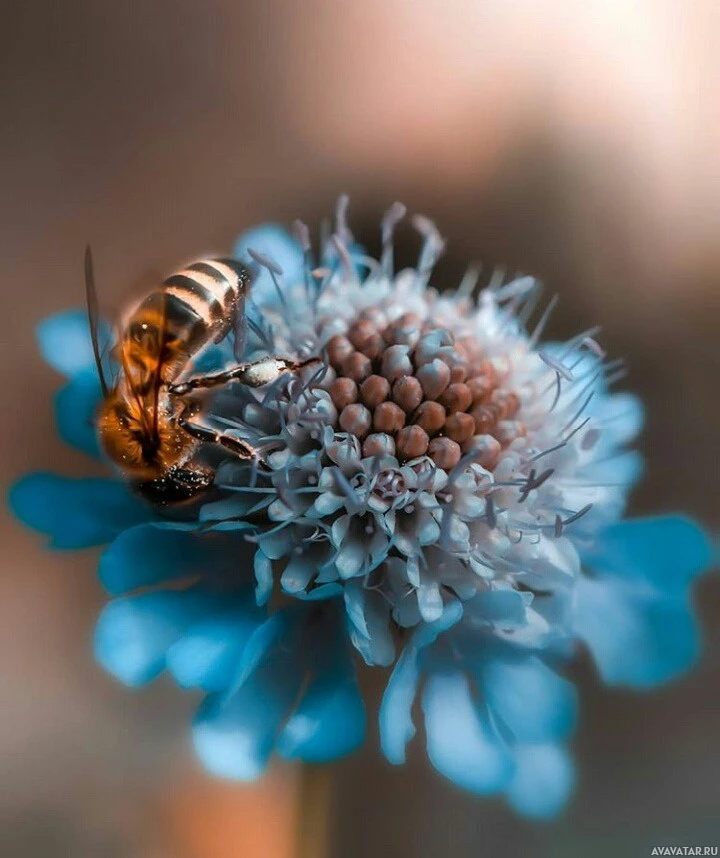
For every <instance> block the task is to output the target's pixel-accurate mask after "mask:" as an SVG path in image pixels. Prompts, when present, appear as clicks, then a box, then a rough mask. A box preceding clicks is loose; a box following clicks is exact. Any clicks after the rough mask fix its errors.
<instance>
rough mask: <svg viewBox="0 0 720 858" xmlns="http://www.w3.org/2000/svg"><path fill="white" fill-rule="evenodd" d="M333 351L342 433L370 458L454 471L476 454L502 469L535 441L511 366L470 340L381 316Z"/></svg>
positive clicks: (368, 315)
mask: <svg viewBox="0 0 720 858" xmlns="http://www.w3.org/2000/svg"><path fill="white" fill-rule="evenodd" d="M327 350H328V356H329V360H330V365H331V366H332V368H333V370H334V372H335V375H336V378H335V380H334V381H333V382H332V384H331V386H330V388H329V390H330V395H331V397H332V400H333V402H334V404H335V406H336V407H337V409H338V413H339V425H340V428H341V429H343V430H344V431H345V432H348V433H350V434H352V435H355V436H356V437H357V438H358V439H360V441H361V442H362V452H363V455H364V456H379V455H393V456H396V457H397V458H398V460H399V461H401V462H406V461H409V460H412V459H415V458H417V457H419V456H425V455H427V456H429V457H430V458H431V459H432V460H433V461H434V462H435V464H436V465H437V466H438V467H439V468H442V469H444V470H448V469H449V468H453V467H454V466H455V465H457V463H458V462H459V461H460V459H461V457H462V455H463V454H464V453H470V452H475V453H476V459H475V460H476V461H477V462H478V463H479V464H481V465H482V466H483V467H485V468H487V469H488V470H492V469H493V468H494V467H495V465H496V464H497V462H498V459H499V456H500V453H501V451H502V450H503V449H504V448H505V447H507V446H509V445H510V444H511V443H512V442H513V440H514V439H515V438H518V437H520V436H522V435H525V434H526V430H525V426H524V425H523V423H522V422H521V421H520V420H518V419H517V417H518V412H519V410H520V399H519V397H518V396H517V394H516V393H514V392H513V391H512V390H511V389H510V388H509V387H508V369H507V366H506V365H505V364H504V363H503V362H502V361H497V360H495V361H493V360H489V359H488V358H487V357H486V356H484V355H483V354H482V353H481V351H480V349H479V348H478V346H477V344H476V342H475V340H474V338H473V337H471V336H469V335H463V334H459V335H454V334H453V333H451V332H450V331H448V330H446V329H445V328H440V327H435V326H434V325H433V324H432V322H431V321H429V320H427V321H423V320H422V319H421V317H420V316H419V315H418V314H416V313H412V312H408V313H404V314H403V315H402V316H400V317H399V318H397V319H395V320H393V321H389V320H388V319H387V317H386V316H385V314H384V313H383V312H382V311H381V310H379V309H375V308H372V309H368V310H364V311H363V312H362V313H360V315H359V316H358V317H357V318H356V319H355V321H354V322H352V323H351V324H350V326H349V327H348V329H347V331H346V333H345V334H336V335H335V336H334V337H332V338H331V339H330V340H329V342H328V344H327Z"/></svg>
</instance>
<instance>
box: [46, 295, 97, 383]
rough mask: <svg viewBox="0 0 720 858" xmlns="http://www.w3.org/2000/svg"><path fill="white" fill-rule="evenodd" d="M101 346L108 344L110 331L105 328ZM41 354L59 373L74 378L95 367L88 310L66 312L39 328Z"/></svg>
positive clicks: (58, 314)
mask: <svg viewBox="0 0 720 858" xmlns="http://www.w3.org/2000/svg"><path fill="white" fill-rule="evenodd" d="M99 334H100V335H101V345H104V344H105V343H107V341H108V339H109V336H108V329H107V326H102V329H101V331H99ZM36 335H37V339H38V345H39V347H40V354H41V355H42V356H43V358H44V359H45V360H46V361H47V363H49V364H50V366H52V367H53V368H54V369H56V370H57V371H58V372H61V373H62V374H63V375H66V376H68V378H72V377H73V376H75V375H77V374H78V373H80V372H83V370H89V369H91V368H94V367H95V358H94V356H93V350H92V342H91V340H90V326H89V325H88V320H87V313H86V312H85V311H84V310H65V311H64V312H62V313H57V314H55V315H54V316H50V317H49V318H47V319H44V320H43V321H42V322H40V324H39V325H38V326H37V330H36Z"/></svg>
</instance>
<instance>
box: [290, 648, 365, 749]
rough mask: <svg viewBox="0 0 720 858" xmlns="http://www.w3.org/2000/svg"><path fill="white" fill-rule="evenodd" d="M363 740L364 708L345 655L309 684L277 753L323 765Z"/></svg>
mask: <svg viewBox="0 0 720 858" xmlns="http://www.w3.org/2000/svg"><path fill="white" fill-rule="evenodd" d="M331 643H332V644H333V646H338V645H340V646H343V644H342V643H341V642H338V641H328V645H330V644H331ZM364 739H365V707H364V706H363V701H362V697H361V696H360V691H359V689H358V686H357V681H356V679H355V671H354V669H353V664H352V661H351V660H350V658H349V656H348V655H347V653H345V654H344V657H343V658H338V659H335V660H334V664H333V665H332V666H331V668H330V669H328V670H325V671H322V672H320V673H319V675H318V676H317V677H316V678H315V679H314V680H313V681H312V682H311V684H310V687H309V688H308V690H307V693H306V694H305V696H304V697H303V699H302V700H301V701H300V705H299V706H298V708H297V709H296V710H295V712H294V713H293V715H292V716H291V717H290V719H289V720H288V722H287V724H286V725H285V729H284V730H283V732H282V735H281V736H280V738H279V740H278V752H279V753H280V754H282V755H283V756H284V757H286V758H287V759H301V760H305V761H306V762H314V763H326V762H330V761H331V760H335V759H337V758H338V757H342V756H344V755H345V754H349V753H350V752H351V751H354V750H355V749H356V748H358V747H360V745H362V743H363V741H364Z"/></svg>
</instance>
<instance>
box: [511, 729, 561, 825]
mask: <svg viewBox="0 0 720 858" xmlns="http://www.w3.org/2000/svg"><path fill="white" fill-rule="evenodd" d="M572 786H573V765H572V760H571V758H570V755H569V754H568V752H567V749H566V748H564V747H563V746H562V745H549V744H548V745H520V746H519V747H518V748H517V749H516V750H515V772H514V774H513V777H512V780H511V781H510V784H509V786H508V788H507V797H508V800H509V802H510V804H511V805H512V806H513V807H514V808H515V810H516V811H517V812H518V813H521V814H523V815H524V816H530V817H533V818H535V819H547V818H549V817H552V816H555V815H556V814H557V813H558V811H559V810H561V809H562V807H563V805H564V804H565V803H566V802H567V800H568V798H569V797H570V793H571V792H572Z"/></svg>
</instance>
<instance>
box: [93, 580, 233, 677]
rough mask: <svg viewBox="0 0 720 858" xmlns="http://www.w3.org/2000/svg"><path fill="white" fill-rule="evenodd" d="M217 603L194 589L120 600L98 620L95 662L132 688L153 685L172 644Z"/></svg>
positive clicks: (217, 602)
mask: <svg viewBox="0 0 720 858" xmlns="http://www.w3.org/2000/svg"><path fill="white" fill-rule="evenodd" d="M218 604H219V599H218V598H217V597H215V599H212V598H211V597H209V596H208V595H207V594H204V593H201V592H197V591H194V590H190V591H184V592H182V591H175V592H171V591H165V592H159V593H144V594H142V595H141V596H131V597H125V598H121V599H115V600H114V601H113V602H110V603H109V604H108V605H106V607H105V608H104V609H103V611H102V613H101V614H100V617H99V619H98V623H97V626H96V629H95V658H96V659H97V660H98V662H100V664H101V665H102V666H103V667H104V668H105V669H106V670H107V671H108V672H110V673H112V674H113V675H114V676H116V677H117V678H118V679H119V680H120V681H121V682H124V683H126V684H127V685H133V686H136V685H142V684H144V683H146V682H149V681H150V680H151V679H154V678H155V677H156V676H157V675H158V674H159V673H160V672H161V671H162V670H163V668H164V667H165V656H166V653H167V651H168V649H169V648H170V647H171V646H172V644H174V643H175V642H176V641H177V640H179V638H180V637H181V636H182V634H183V633H184V632H185V630H186V629H187V628H188V626H189V625H191V624H192V623H193V622H195V621H197V620H198V619H199V618H200V617H201V616H203V615H205V614H207V613H208V611H210V610H212V608H213V607H216V608H217V607H218Z"/></svg>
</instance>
